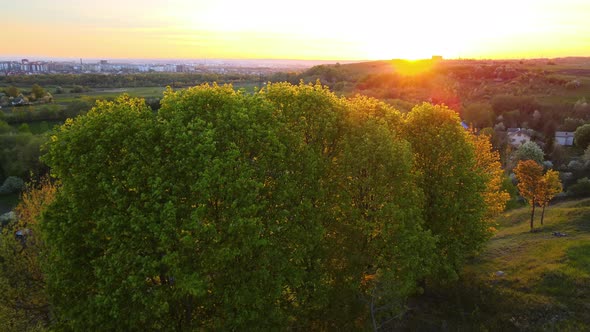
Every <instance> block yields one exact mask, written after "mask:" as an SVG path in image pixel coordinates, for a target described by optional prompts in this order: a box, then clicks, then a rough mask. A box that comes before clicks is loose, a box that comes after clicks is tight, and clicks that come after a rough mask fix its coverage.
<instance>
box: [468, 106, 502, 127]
mask: <svg viewBox="0 0 590 332" xmlns="http://www.w3.org/2000/svg"><path fill="white" fill-rule="evenodd" d="M461 118H463V120H465V122H467V123H469V124H471V125H473V126H474V127H475V128H484V127H491V126H493V125H494V118H495V116H494V111H493V110H492V107H491V106H490V104H488V103H473V104H469V105H467V106H465V108H463V110H462V111H461Z"/></svg>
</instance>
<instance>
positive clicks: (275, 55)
mask: <svg viewBox="0 0 590 332" xmlns="http://www.w3.org/2000/svg"><path fill="white" fill-rule="evenodd" d="M0 8H1V13H2V14H1V15H0V31H3V34H2V35H3V36H2V39H3V40H2V43H1V46H0V57H11V56H14V57H20V56H27V57H31V58H35V57H60V58H105V59H116V58H138V59H147V58H177V59H183V58H186V59H204V58H227V59H308V60H309V59H316V60H377V59H392V58H404V59H423V58H430V57H431V56H432V55H442V56H444V57H445V58H476V59H477V58H485V59H490V58H553V57H564V56H590V22H589V21H588V18H589V17H590V1H589V0H559V1H554V0H553V1H549V0H494V1H490V0H487V1H480V0H469V1H466V0H446V1H445V0H411V1H399V0H389V1H375V0H362V1H358V0H348V1H342V0H339V1H332V0H291V1H282V0H258V1H244V0H239V1H232V0H210V1H202V0H166V1H163V0H157V1H156V0H118V1H115V0H101V1H84V0H51V1H48V0H7V1H2V5H1V6H0Z"/></svg>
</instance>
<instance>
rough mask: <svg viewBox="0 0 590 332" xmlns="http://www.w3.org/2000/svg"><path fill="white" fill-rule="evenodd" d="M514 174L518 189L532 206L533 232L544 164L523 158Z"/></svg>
mask: <svg viewBox="0 0 590 332" xmlns="http://www.w3.org/2000/svg"><path fill="white" fill-rule="evenodd" d="M514 174H515V175H516V179H517V180H518V185H517V187H518V191H519V192H520V196H522V197H523V198H524V199H525V200H526V201H527V202H528V203H529V204H530V206H531V222H530V224H531V232H532V231H533V228H534V225H533V220H534V217H535V204H537V203H538V201H537V198H538V195H539V188H540V186H541V180H542V177H543V166H541V165H539V164H538V163H537V162H536V161H534V160H521V161H519V162H518V164H517V165H516V168H514Z"/></svg>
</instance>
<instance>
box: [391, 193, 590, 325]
mask: <svg viewBox="0 0 590 332" xmlns="http://www.w3.org/2000/svg"><path fill="white" fill-rule="evenodd" d="M529 216H530V215H529V210H528V208H522V209H518V210H513V211H510V212H507V213H505V214H504V215H503V216H501V217H500V218H499V219H498V232H497V234H496V235H495V237H494V238H493V239H492V240H491V241H490V242H489V244H488V246H487V248H486V249H485V250H484V252H483V253H482V254H481V255H480V256H479V257H477V258H475V259H473V261H471V262H470V263H469V264H468V265H467V266H466V267H465V269H464V272H463V275H462V277H461V279H460V280H459V282H458V283H457V284H453V285H446V286H445V285H442V287H440V285H436V286H433V285H431V287H427V291H426V292H425V294H423V295H421V296H419V297H416V298H414V299H413V300H412V301H411V302H410V305H409V306H410V311H409V314H408V315H407V318H406V320H405V321H404V322H403V326H402V327H403V328H406V329H412V330H413V329H420V330H439V329H446V328H448V329H450V330H457V329H459V330H507V329H508V330H510V329H519V330H533V331H534V330H560V331H563V330H566V331H589V330H590V199H585V200H579V201H573V202H565V203H560V204H557V205H554V206H551V207H549V208H548V209H547V211H546V213H545V225H544V226H543V227H541V226H540V225H538V223H539V217H540V214H539V215H537V217H536V220H535V221H536V225H537V226H538V227H539V228H538V232H535V233H531V232H529V225H528V218H529ZM554 232H560V233H565V234H566V236H563V237H558V236H555V235H554ZM429 289H430V290H429ZM434 289H436V290H434ZM398 327H399V326H398Z"/></svg>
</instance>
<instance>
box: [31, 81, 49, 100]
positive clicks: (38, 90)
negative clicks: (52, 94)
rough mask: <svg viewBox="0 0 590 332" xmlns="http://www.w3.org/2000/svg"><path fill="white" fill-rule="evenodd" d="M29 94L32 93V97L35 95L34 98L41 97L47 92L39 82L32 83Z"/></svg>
mask: <svg viewBox="0 0 590 332" xmlns="http://www.w3.org/2000/svg"><path fill="white" fill-rule="evenodd" d="M31 94H32V95H33V97H35V99H41V98H43V97H45V95H46V94H47V92H46V91H45V89H43V88H42V87H41V86H40V85H39V84H33V86H32V87H31Z"/></svg>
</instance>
